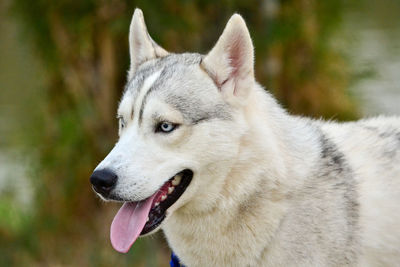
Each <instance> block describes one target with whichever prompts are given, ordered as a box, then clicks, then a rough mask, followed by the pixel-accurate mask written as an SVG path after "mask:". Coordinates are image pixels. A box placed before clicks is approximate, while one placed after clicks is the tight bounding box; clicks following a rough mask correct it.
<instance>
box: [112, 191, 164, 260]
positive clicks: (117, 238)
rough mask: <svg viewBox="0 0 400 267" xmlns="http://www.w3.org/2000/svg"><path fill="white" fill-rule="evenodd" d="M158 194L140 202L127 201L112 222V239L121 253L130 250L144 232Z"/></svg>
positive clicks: (114, 245) (115, 247) (113, 244)
mask: <svg viewBox="0 0 400 267" xmlns="http://www.w3.org/2000/svg"><path fill="white" fill-rule="evenodd" d="M156 195H157V194H154V195H153V196H151V197H150V198H148V199H146V200H144V201H140V202H126V203H124V205H122V207H121V208H120V210H119V211H118V213H117V215H115V217H114V220H113V222H112V224H111V231H110V239H111V244H112V246H113V247H114V249H115V250H116V251H118V252H121V253H126V252H128V251H129V249H130V247H131V246H132V245H133V243H134V242H135V241H136V239H137V238H138V236H139V235H140V232H142V230H143V227H144V225H145V224H146V220H147V216H148V215H149V212H150V209H151V204H152V203H153V200H154V198H155V197H156Z"/></svg>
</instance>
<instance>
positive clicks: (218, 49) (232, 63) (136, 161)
mask: <svg viewBox="0 0 400 267" xmlns="http://www.w3.org/2000/svg"><path fill="white" fill-rule="evenodd" d="M129 43H130V57H131V66H130V69H129V72H128V83H127V86H126V90H125V92H124V94H123V96H122V99H121V102H120V105H119V108H118V115H117V117H118V119H119V140H118V142H117V143H116V144H115V146H114V148H113V149H112V151H111V152H110V153H109V154H108V155H107V156H106V158H105V159H104V160H103V161H102V162H101V163H100V164H99V165H98V166H97V167H96V169H95V171H94V173H93V174H92V176H91V182H92V184H93V188H94V190H95V191H96V192H97V193H98V194H99V195H100V196H101V197H102V198H103V199H105V200H116V201H121V202H124V205H123V207H122V208H121V210H120V211H119V212H118V214H117V216H116V217H115V219H114V221H113V225H112V228H111V240H112V243H113V246H114V248H116V249H117V250H118V251H121V252H126V251H128V250H129V248H130V246H131V245H132V244H133V242H134V241H135V240H136V238H137V237H138V236H139V235H143V234H147V233H151V232H153V231H155V230H157V229H158V228H159V226H160V225H161V224H162V222H163V220H164V219H165V218H167V217H168V216H171V214H173V213H174V212H175V211H176V210H177V209H179V208H181V207H182V206H184V205H187V204H189V203H191V202H197V203H198V205H196V206H197V207H199V208H200V209H202V208H203V209H206V208H207V207H208V206H209V204H210V203H211V202H213V201H215V199H216V198H218V193H219V192H220V190H221V187H222V183H223V179H222V177H226V176H227V174H228V173H229V171H230V169H231V168H232V164H234V159H235V158H236V157H237V154H238V153H239V152H238V151H239V143H240V139H241V137H242V136H243V134H244V131H245V129H246V122H245V121H246V120H245V118H244V115H243V112H242V110H243V109H244V108H245V106H246V103H247V101H246V100H247V99H248V97H249V94H250V93H251V89H252V88H253V86H254V83H255V81H254V74H253V73H254V71H253V46H252V42H251V39H250V35H249V32H248V30H247V27H246V25H245V22H244V21H243V19H242V17H240V16H239V15H233V16H232V17H231V19H230V20H229V22H228V24H227V26H226V28H225V30H224V32H223V34H222V35H221V37H220V38H219V40H218V42H217V44H216V45H215V46H214V48H213V49H212V50H211V51H210V52H209V53H208V54H207V55H205V56H203V55H200V54H172V53H168V52H167V51H166V50H164V49H163V48H161V47H160V46H159V45H157V44H156V43H155V42H154V41H153V40H152V38H151V37H150V35H149V34H148V32H147V30H146V26H145V23H144V19H143V14H142V12H141V10H139V9H136V10H135V13H134V15H133V18H132V23H131V26H130V33H129Z"/></svg>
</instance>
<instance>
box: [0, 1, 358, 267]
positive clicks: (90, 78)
mask: <svg viewBox="0 0 400 267" xmlns="http://www.w3.org/2000/svg"><path fill="white" fill-rule="evenodd" d="M136 6H138V7H140V8H142V9H143V12H144V14H145V18H146V20H147V24H148V29H149V32H150V33H151V35H152V36H153V37H154V39H155V40H156V41H157V42H158V43H160V44H161V45H162V46H163V47H165V48H166V49H167V50H170V51H174V52H182V51H200V52H203V53H205V52H207V51H208V50H209V49H210V48H211V47H212V45H213V44H214V43H215V42H216V40H217V38H218V36H219V34H220V33H221V32H222V30H223V27H224V25H225V23H226V21H227V19H228V18H229V16H230V15H231V14H232V13H234V12H238V13H240V14H242V15H243V16H244V17H245V19H246V21H247V23H248V26H249V29H250V31H251V34H252V36H253V40H254V44H255V50H256V56H257V58H256V72H257V78H258V80H259V81H261V82H262V84H264V85H267V87H268V88H272V90H273V93H274V94H275V95H276V96H277V97H278V99H279V100H280V101H281V102H282V103H283V104H284V105H285V106H286V107H287V108H288V109H289V110H291V111H292V112H293V113H298V114H307V115H311V116H315V117H319V116H324V117H326V118H332V117H334V118H338V119H351V118H355V117H356V116H357V113H356V112H355V111H354V110H355V107H354V104H353V102H352V100H351V98H350V97H349V95H348V92H347V86H348V82H349V80H350V78H351V77H350V71H349V70H348V69H347V67H346V66H347V63H346V59H345V58H344V57H343V55H342V54H341V52H340V51H336V50H335V49H334V48H333V47H332V46H331V45H330V36H331V35H332V33H333V32H334V30H335V29H336V28H337V26H338V25H339V23H340V16H341V10H342V3H341V1H335V0H326V1H316V0H308V1H305V0H301V1H295V0H286V1H263V2H261V1H255V0H246V1H245V0H237V1H232V0H223V1H209V0H202V1H200V0H199V1H188V0H166V1H144V0H138V1H126V0H111V1H94V0H81V1H72V0H61V1H50V0H37V1H26V0H14V1H13V2H12V7H11V12H12V13H13V14H14V15H15V16H16V17H17V19H18V21H19V23H21V25H22V29H23V30H22V32H21V33H22V35H23V36H24V37H25V38H27V40H31V41H32V44H33V46H34V49H35V51H37V52H38V54H39V55H40V58H41V60H42V64H43V65H44V67H45V69H46V77H47V78H46V80H47V81H46V84H47V86H46V88H44V89H43V90H44V92H43V93H44V95H45V99H43V107H42V106H41V108H40V114H41V116H40V117H39V118H35V119H34V120H32V121H31V123H30V127H31V128H32V129H35V134H33V135H32V133H31V132H26V136H25V139H26V142H27V144H28V145H29V147H34V148H35V149H36V150H37V151H38V159H39V160H38V164H37V166H36V169H37V173H35V175H34V176H33V177H32V181H33V183H34V185H35V191H36V192H37V194H36V198H35V203H34V205H35V209H34V213H33V214H32V216H29V217H24V216H23V215H21V214H16V213H15V212H14V211H13V210H12V209H10V210H7V207H8V205H11V203H7V202H2V204H1V205H0V242H1V243H2V244H8V245H6V246H5V247H4V248H3V250H2V251H1V252H0V253H1V254H0V258H3V259H5V261H4V262H0V265H1V264H3V263H4V264H5V265H7V266H9V265H10V264H11V263H13V264H15V265H21V266H27V265H29V266H32V264H33V265H58V264H60V265H73V266H111V265H113V264H118V265H119V266H122V265H124V266H125V265H126V266H127V265H131V264H132V263H135V264H138V265H139V263H141V264H142V265H143V266H145V263H146V264H147V265H146V266H155V265H161V266H164V265H165V264H166V262H167V261H168V260H167V254H168V249H167V246H166V244H165V241H163V239H162V238H160V236H158V237H156V238H155V239H145V240H141V241H140V242H139V243H136V244H135V245H134V247H133V249H132V250H131V252H130V253H128V255H119V254H117V253H115V252H114V251H113V250H112V248H111V247H110V245H109V240H108V227H109V225H110V223H111V219H112V217H113V215H114V214H115V212H116V206H113V205H111V204H109V205H103V204H102V203H100V201H99V200H98V199H96V198H95V197H94V194H93V193H92V192H91V188H90V185H89V182H88V178H89V176H90V173H91V171H92V169H93V167H94V166H96V164H97V162H99V161H100V160H101V159H102V158H103V157H104V156H105V155H106V153H107V152H108V151H109V150H110V148H111V147H112V144H113V142H114V141H115V140H116V133H117V129H116V126H117V123H116V121H115V120H114V116H115V110H116V104H117V103H118V97H119V95H120V93H121V91H122V89H123V86H124V83H125V76H126V71H127V68H128V64H129V58H128V41H127V35H128V27H129V24H130V19H131V16H132V13H133V10H134V8H135V7H136ZM39 126H40V127H39ZM10 221H12V222H15V223H13V225H12V226H11V225H7V222H10ZM26 222H28V224H29V225H27V224H26ZM9 232H10V233H9ZM2 254H4V255H2ZM154 255H155V256H154ZM3 256H4V257H3ZM135 266H136V265H135Z"/></svg>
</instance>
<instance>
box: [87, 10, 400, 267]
mask: <svg viewBox="0 0 400 267" xmlns="http://www.w3.org/2000/svg"><path fill="white" fill-rule="evenodd" d="M129 43H130V57H131V66H130V69H129V73H128V83H127V86H126V90H125V92H124V94H123V97H122V100H121V102H120V105H119V108H118V118H119V136H120V137H119V140H118V142H117V143H116V144H115V147H114V148H113V149H112V151H111V152H110V153H109V154H108V156H107V157H106V158H105V159H104V160H103V161H102V162H101V163H100V164H99V165H98V166H97V168H96V169H95V171H94V173H93V174H92V176H91V183H92V184H93V188H94V190H95V191H96V192H97V193H98V194H99V195H100V196H101V197H102V198H103V199H104V200H114V201H119V202H122V203H123V205H122V208H121V209H120V210H119V212H118V213H117V215H116V216H115V218H114V220H113V222H112V225H111V234H110V236H111V243H112V245H113V247H114V248H115V249H116V250H117V251H119V252H127V251H128V250H129V249H130V247H131V246H132V244H133V243H134V242H135V240H136V239H137V238H138V237H139V236H144V235H148V234H151V233H154V232H155V231H157V230H159V229H160V228H161V229H163V231H164V233H165V235H166V238H167V240H168V243H169V245H170V246H171V248H172V249H173V251H174V252H175V253H176V254H177V255H178V257H179V258H180V260H181V262H182V263H183V264H185V265H187V266H399V264H400V118H396V117H388V118H385V117H378V118H374V119H368V120H361V121H358V122H351V123H344V124H339V123H335V122H324V121H315V120H311V119H307V118H302V117H296V116H292V115H289V114H288V113H287V112H286V111H285V110H283V109H282V108H281V107H280V106H279V104H277V102H276V101H275V100H274V98H273V97H272V96H271V95H270V94H269V93H268V92H266V91H265V90H264V89H263V88H262V87H261V86H260V85H259V84H257V82H256V81H255V78H254V66H253V65H254V54H253V45H252V41H251V38H250V35H249V32H248V30H247V27H246V24H245V22H244V20H243V19H242V17H241V16H240V15H233V16H232V17H231V19H230V20H229V22H228V23H227V25H226V28H225V30H224V31H223V33H222V35H221V37H220V38H219V40H218V42H217V43H216V45H215V46H214V48H213V49H212V50H211V51H210V52H209V53H208V54H207V55H200V54H196V53H184V54H173V53H169V52H167V51H166V50H164V49H163V48H161V47H160V46H158V45H157V44H156V43H155V42H154V41H153V40H152V39H151V37H150V36H149V34H148V32H147V30H146V26H145V23H144V19H143V14H142V12H141V10H139V9H136V10H135V13H134V15H133V19H132V23H131V26H130V33H129Z"/></svg>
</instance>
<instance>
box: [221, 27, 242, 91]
mask: <svg viewBox="0 0 400 267" xmlns="http://www.w3.org/2000/svg"><path fill="white" fill-rule="evenodd" d="M243 39H244V38H243V36H241V35H240V33H239V34H237V36H236V37H235V38H234V39H233V40H232V43H231V45H230V47H229V48H228V49H229V63H230V66H231V67H232V72H231V73H230V75H229V78H228V79H227V80H229V79H234V89H233V93H234V94H236V83H237V80H238V78H239V77H238V76H239V75H240V71H242V70H241V68H242V66H243V62H244V56H245V55H244V53H243V51H244V49H243V46H244V45H245V44H244V43H243ZM227 80H225V81H224V82H223V83H222V85H223V84H224V83H225V82H226V81H227Z"/></svg>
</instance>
